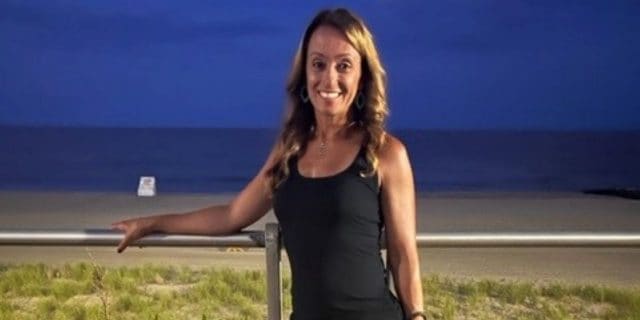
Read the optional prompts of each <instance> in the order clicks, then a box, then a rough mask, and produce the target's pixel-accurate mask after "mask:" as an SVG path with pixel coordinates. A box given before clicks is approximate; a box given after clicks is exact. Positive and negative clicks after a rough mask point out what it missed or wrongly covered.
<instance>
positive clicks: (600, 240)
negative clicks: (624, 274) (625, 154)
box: [0, 223, 640, 320]
mask: <svg viewBox="0 0 640 320" xmlns="http://www.w3.org/2000/svg"><path fill="white" fill-rule="evenodd" d="M122 238H123V234H122V233H120V232H117V231H112V230H107V229H85V230H49V229H47V230H36V229H31V230H28V229H21V230H0V246H10V245H18V246H116V245H117V244H118V243H119V242H120V241H121V240H122ZM416 241H417V244H418V246H419V247H640V233H586V232H545V233H515V232H509V233H480V232H460V233H429V234H424V233H421V234H418V235H417V237H416ZM384 243H385V241H384V239H383V245H384ZM132 246H140V247H249V248H265V255H266V261H265V263H266V276H267V319H269V320H281V319H282V268H281V265H282V260H281V252H282V239H281V237H280V231H279V226H278V224H277V223H268V224H267V225H266V226H265V230H264V232H263V231H244V232H240V233H237V234H233V235H228V236H216V237H212V236H189V235H162V234H153V235H149V236H146V237H144V238H143V239H140V240H138V241H136V242H135V243H134V244H132Z"/></svg>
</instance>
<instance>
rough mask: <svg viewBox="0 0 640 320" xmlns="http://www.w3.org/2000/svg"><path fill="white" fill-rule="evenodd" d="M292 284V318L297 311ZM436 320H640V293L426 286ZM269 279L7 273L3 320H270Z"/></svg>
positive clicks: (226, 272) (141, 271)
mask: <svg viewBox="0 0 640 320" xmlns="http://www.w3.org/2000/svg"><path fill="white" fill-rule="evenodd" d="M290 284H291V282H290V279H289V278H285V279H284V281H283V287H284V293H285V296H284V306H285V312H287V313H288V312H289V311H290V309H291V297H290V296H289V294H288V293H289V288H290ZM423 287H424V290H425V305H426V306H427V311H428V313H429V314H430V315H431V317H432V318H433V319H640V289H635V290H632V289H617V288H608V287H603V286H572V285H564V284H551V285H537V284H533V283H524V282H508V281H492V280H467V281H465V280H454V279H449V278H441V277H437V276H433V277H429V278H425V279H423ZM265 315H266V289H265V275H264V272H262V271H234V270H231V269H190V268H187V267H175V266H166V267H165V266H156V265H146V266H143V267H120V268H109V269H105V268H102V267H101V266H97V265H93V264H90V263H75V264H68V265H64V266H48V265H44V264H37V265H19V266H0V320H5V319H6V320H8V319H11V320H15V319H73V320H81V319H105V320H111V319H118V320H119V319H149V320H161V319H197V320H202V319H264V318H265V317H266V316H265Z"/></svg>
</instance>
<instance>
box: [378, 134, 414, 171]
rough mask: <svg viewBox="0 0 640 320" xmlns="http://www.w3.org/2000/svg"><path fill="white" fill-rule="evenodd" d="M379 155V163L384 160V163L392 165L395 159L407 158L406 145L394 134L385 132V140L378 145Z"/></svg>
mask: <svg viewBox="0 0 640 320" xmlns="http://www.w3.org/2000/svg"><path fill="white" fill-rule="evenodd" d="M379 157H380V162H381V164H383V163H382V162H384V164H386V165H393V164H394V163H396V162H397V161H402V160H403V159H406V158H407V147H406V146H405V145H404V143H403V142H402V141H401V140H400V139H399V138H397V137H396V136H394V135H392V134H390V133H385V140H384V143H383V144H382V146H381V147H380V152H379Z"/></svg>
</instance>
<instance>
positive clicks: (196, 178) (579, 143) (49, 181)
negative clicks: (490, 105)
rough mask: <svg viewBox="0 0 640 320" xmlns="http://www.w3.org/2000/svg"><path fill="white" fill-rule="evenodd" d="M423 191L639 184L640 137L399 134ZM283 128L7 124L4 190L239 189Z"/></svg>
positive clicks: (0, 170)
mask: <svg viewBox="0 0 640 320" xmlns="http://www.w3.org/2000/svg"><path fill="white" fill-rule="evenodd" d="M392 133H393V134H394V135H396V136H398V137H399V138H400V139H401V140H403V141H404V142H405V144H406V145H407V148H408V150H409V155H410V157H411V162H412V165H413V170H414V175H415V180H416V186H417V188H418V190H419V191H447V192H455V191H482V192H493V191H499V192H502V191H506V192H509V191H542V192H545V191H582V190H586V189H606V188H632V189H638V188H640V131H624V132H623V131H620V132H610V131H585V132H569V131H549V132H547V131H445V130H434V131H430V130H425V131H422V130H395V131H392ZM276 134H277V131H276V130H275V129H176V128H136V129H134V128H68V127H60V128H54V127H6V126H5V127H2V126H0V189H1V190H32V191H124V192H136V190H137V187H138V181H139V178H140V176H155V177H156V180H157V188H158V192H159V193H162V192H197V193H208V192H236V191H239V190H240V189H241V188H242V187H243V186H244V185H245V184H246V183H247V182H248V181H249V180H250V179H251V178H252V177H253V175H255V174H256V172H257V171H258V170H259V168H260V167H261V165H262V163H263V161H264V160H265V158H266V156H267V153H268V151H269V149H270V148H271V146H272V145H273V143H274V139H275V137H276Z"/></svg>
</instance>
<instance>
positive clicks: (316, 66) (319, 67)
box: [311, 61, 324, 70]
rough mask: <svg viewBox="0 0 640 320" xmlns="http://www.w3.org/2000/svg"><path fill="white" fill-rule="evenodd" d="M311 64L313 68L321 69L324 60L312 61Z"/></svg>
mask: <svg viewBox="0 0 640 320" xmlns="http://www.w3.org/2000/svg"><path fill="white" fill-rule="evenodd" d="M311 66H312V67H313V68H314V69H320V70H322V69H324V62H322V61H313V62H311Z"/></svg>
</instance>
